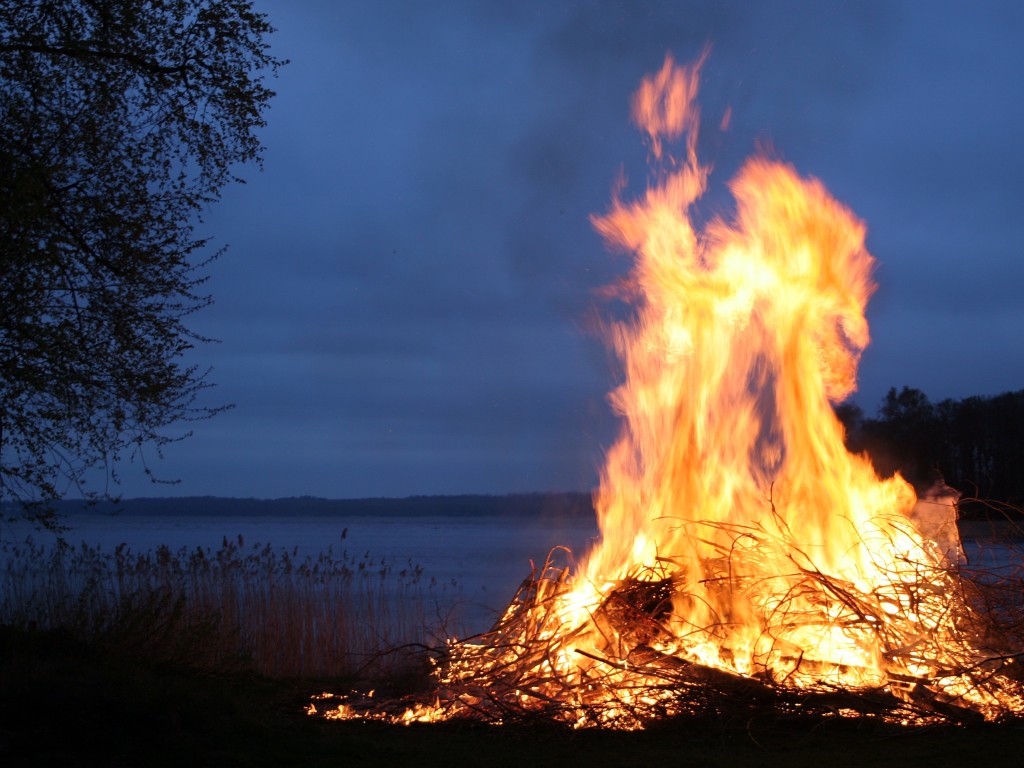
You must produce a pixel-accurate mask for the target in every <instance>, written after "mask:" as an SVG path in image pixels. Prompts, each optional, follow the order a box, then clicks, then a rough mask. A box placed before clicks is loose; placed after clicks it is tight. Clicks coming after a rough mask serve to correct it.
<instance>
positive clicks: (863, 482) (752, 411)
mask: <svg viewBox="0 0 1024 768" xmlns="http://www.w3.org/2000/svg"><path fill="white" fill-rule="evenodd" d="M698 68H699V65H695V66H693V67H690V68H678V67H676V66H674V65H673V63H672V61H671V60H666V62H665V65H664V67H663V68H662V70H661V72H659V73H658V74H657V75H655V76H654V77H653V78H651V79H649V80H646V81H645V82H644V84H643V85H642V86H641V88H640V90H639V91H638V93H637V97H636V100H635V102H634V109H633V116H634V119H635V120H636V121H637V123H638V124H639V125H640V127H641V128H643V129H644V130H646V131H647V132H648V133H649V134H650V135H651V137H652V144H653V145H654V146H655V147H659V149H657V150H656V151H655V154H656V155H658V154H660V138H661V136H662V135H664V136H665V137H666V138H667V137H671V136H672V135H673V133H675V130H674V129H675V128H676V126H679V125H689V126H690V134H689V142H688V145H687V154H686V157H685V159H684V160H683V161H682V162H681V163H679V164H678V165H677V166H676V167H674V168H670V170H668V171H666V172H664V174H663V175H662V177H661V178H660V179H659V181H658V183H657V185H656V186H654V187H652V188H650V189H649V190H648V191H647V194H646V195H645V196H644V197H643V198H642V199H641V200H639V201H637V202H635V203H630V204H627V203H623V202H621V201H616V202H615V204H614V206H613V208H612V210H611V211H610V212H609V213H608V214H606V215H604V216H602V217H599V218H597V219H596V220H595V224H596V227H597V229H598V230H599V231H600V232H601V234H602V235H604V237H605V238H606V239H607V241H608V242H609V243H610V244H612V245H613V246H617V247H620V248H624V249H626V250H628V251H629V252H630V253H632V254H635V266H634V268H633V271H632V274H631V275H630V279H629V282H628V287H629V289H630V290H631V292H632V295H631V296H630V298H631V299H632V301H633V303H634V305H635V308H636V316H635V319H633V320H632V321H631V322H630V323H628V324H623V325H620V326H618V327H616V328H615V333H614V336H613V342H614V345H615V349H616V351H617V352H618V354H619V356H620V357H621V359H622V362H623V364H624V366H625V371H626V381H625V383H624V384H623V385H622V386H621V387H619V389H618V390H616V391H615V393H614V394H613V396H612V400H613V403H614V404H615V406H616V408H617V409H618V411H619V412H620V413H621V414H622V416H623V418H624V420H625V427H624V430H623V434H622V436H621V438H620V439H619V441H618V443H617V444H616V445H615V446H614V447H613V448H612V450H611V451H610V453H609V457H608V462H607V466H606V467H605V470H604V473H603V477H602V482H601V488H600V491H599V493H598V496H597V509H598V515H599V523H600V527H601V531H602V535H603V538H602V543H601V545H600V546H599V547H598V548H597V550H596V551H595V552H594V553H593V554H592V555H591V557H590V558H589V560H588V562H587V565H586V568H585V571H584V572H585V574H586V582H587V583H594V584H597V583H601V582H603V581H607V580H617V579H621V578H624V577H627V576H629V575H630V574H635V573H637V569H638V568H644V567H653V566H656V565H659V566H660V567H661V569H662V570H663V571H664V573H665V574H666V575H668V576H671V578H673V579H674V580H676V581H677V582H678V587H679V588H678V589H676V590H675V595H676V597H675V600H674V604H673V610H672V613H671V616H672V618H671V620H670V625H671V629H672V632H673V634H675V635H677V636H685V637H687V638H689V640H688V641H687V642H688V644H690V647H689V648H682V649H681V650H683V651H684V652H687V653H692V654H694V655H699V656H700V657H701V660H702V661H704V662H706V663H707V662H712V663H715V664H725V665H727V666H729V667H731V668H733V669H735V670H736V671H738V672H742V673H750V672H753V671H755V670H760V669H763V668H768V669H772V670H773V671H774V672H775V673H776V674H779V673H781V674H789V673H790V671H791V670H790V669H788V667H790V666H791V663H790V662H784V661H783V660H784V659H792V660H794V661H795V660H796V659H797V658H800V657H803V658H804V659H805V660H807V659H808V657H810V658H813V659H821V660H822V661H832V662H836V663H846V662H853V663H855V664H856V667H857V668H858V669H860V670H864V671H869V672H870V673H876V674H879V673H881V672H882V669H883V667H884V666H885V665H884V664H883V661H882V659H881V658H880V657H879V654H880V650H881V649H879V648H878V646H877V643H875V642H873V641H869V642H863V638H861V637H858V636H856V635H859V634H860V633H855V635H854V636H851V635H850V633H848V632H846V631H844V630H842V629H839V628H837V626H838V625H837V624H836V619H837V618H839V616H837V615H832V614H834V613H835V612H836V611H839V612H842V607H841V606H840V605H838V604H831V605H829V604H823V603H822V602H821V601H820V600H819V599H818V598H819V596H818V595H816V594H813V592H812V594H810V595H807V594H805V593H806V590H805V589H804V587H803V586H802V583H803V582H805V581H806V580H807V579H808V576H807V574H806V572H807V571H808V570H809V569H811V570H814V571H819V570H820V571H822V572H824V573H827V574H829V575H830V576H832V577H835V578H839V579H842V580H844V581H846V582H849V583H851V584H854V585H856V586H857V587H858V589H859V590H861V591H863V592H865V593H870V592H872V591H874V590H876V589H877V588H878V587H879V586H880V585H882V584H888V583H889V582H891V581H892V580H893V578H894V576H897V575H898V574H899V573H900V571H901V569H902V568H903V567H904V566H903V565H901V564H902V563H905V562H906V561H907V560H910V561H912V562H914V563H915V568H917V567H919V565H920V563H928V564H932V563H934V558H933V557H932V556H931V553H930V551H929V550H928V548H927V547H926V546H925V545H924V542H923V541H922V540H921V539H920V538H919V537H918V536H917V535H915V532H914V530H913V527H912V526H911V525H910V524H909V523H908V520H907V518H908V516H909V514H910V512H911V510H912V509H913V507H914V503H915V496H914V492H913V490H912V489H911V487H910V486H909V485H908V484H907V483H906V482H905V481H904V480H902V479H901V478H899V477H895V478H891V479H888V480H879V479H878V478H877V477H876V476H875V473H874V471H873V469H872V467H871V465H870V463H869V462H868V461H867V460H866V459H865V458H864V457H861V456H854V455H851V454H850V453H848V452H847V451H846V448H845V446H844V443H843V430H842V426H841V425H840V423H839V421H838V419H837V418H836V416H835V415H834V413H833V410H832V407H831V403H832V402H837V401H839V400H842V399H843V398H845V397H846V396H847V395H849V394H850V393H851V392H852V391H853V390H854V389H855V386H856V383H855V375H856V370H857V363H858V360H859V358H860V353H861V351H862V350H863V349H864V347H865V346H866V345H867V343H868V328H867V323H866V321H865V318H864V308H865V305H866V303H867V300H868V297H869V296H870V295H871V293H872V291H873V290H874V285H873V284H872V282H871V278H870V273H871V267H872V262H873V260H872V257H871V256H870V254H868V252H867V251H866V250H865V247H864V234H865V229H864V225H863V224H862V223H861V222H860V221H858V220H857V219H856V218H855V217H854V216H853V215H852V214H851V213H850V212H849V211H848V210H847V209H846V208H845V207H844V206H842V205H841V204H839V203H838V202H836V201H835V200H834V199H833V198H832V197H831V196H830V195H829V193H828V192H827V191H826V190H825V188H824V186H822V184H821V183H820V182H817V181H815V180H807V179H803V178H801V177H799V176H798V175H797V174H796V172H795V171H794V170H793V169H792V168H791V167H790V166H788V165H784V164H781V163H778V162H774V161H771V160H768V159H765V158H762V157H756V158H753V159H751V160H749V161H748V162H747V163H746V165H745V166H744V167H743V168H742V170H741V171H740V172H739V174H738V176H737V177H736V178H735V179H734V181H733V182H732V184H731V190H732V193H733V195H734V197H735V199H736V214H735V218H734V220H733V221H731V222H727V221H724V220H716V221H713V222H712V223H711V224H710V225H709V226H707V227H706V229H705V231H704V232H703V233H698V232H696V231H694V228H693V223H692V221H691V218H690V209H691V207H692V206H693V204H694V202H695V201H696V200H697V199H698V198H699V197H700V196H701V194H702V193H703V191H704V188H705V182H706V177H707V171H706V169H705V168H703V167H702V166H700V165H699V164H698V163H697V160H696V156H695V152H694V151H693V147H694V146H695V144H696V141H695V134H696V120H695V119H693V118H691V117H688V115H690V114H692V112H693V106H692V99H693V96H694V94H695V92H696V81H697V75H698ZM684 102H685V103H686V112H685V114H683V115H679V114H678V110H679V109H680V105H681V104H682V103H684ZM665 115H673V119H671V120H666V119H665V117H664V116H665ZM913 578H914V579H915V580H916V579H917V578H918V574H917V573H916V571H915V573H914V574H913ZM726 579H727V580H728V581H729V583H728V584H727V585H726V586H725V588H723V580H726ZM897 580H898V579H897ZM737 584H746V585H747V586H745V587H744V588H743V589H736V588H735V586H736V585H737ZM888 599H889V600H890V601H891V602H889V603H887V605H890V606H891V607H890V608H889V610H890V611H895V610H897V609H898V608H902V606H901V604H900V600H899V597H898V596H897V595H889V596H888ZM882 600H883V598H882V596H879V603H878V605H877V606H876V607H877V608H878V610H880V611H884V610H885V608H884V607H883V605H886V603H883V602H881V601H882ZM794 615H801V616H803V617H804V619H803V620H801V621H800V622H799V623H797V624H795V625H794V622H793V616H794ZM773 616H779V617H780V618H782V620H781V622H780V624H779V626H775V623H774V621H773V619H772V617H773ZM869 634H870V633H869ZM724 649H728V652H729V655H730V658H729V659H728V660H727V661H726V660H725V659H722V658H721V652H722V651H723V650H724Z"/></svg>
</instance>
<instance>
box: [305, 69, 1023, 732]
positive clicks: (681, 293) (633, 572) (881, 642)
mask: <svg viewBox="0 0 1024 768" xmlns="http://www.w3.org/2000/svg"><path fill="white" fill-rule="evenodd" d="M702 63H703V60H701V61H699V62H697V63H696V64H695V65H692V66H689V67H680V66H677V65H675V64H674V63H673V62H672V61H671V60H670V59H668V60H666V62H665V65H664V67H663V68H662V69H661V70H660V71H659V72H658V73H656V74H654V75H653V76H651V77H649V78H646V79H645V80H644V81H643V83H642V84H641V87H640V89H639V90H638V91H637V94H636V95H635V97H634V103H633V116H634V119H635V120H636V122H637V123H638V125H639V126H640V127H641V129H642V130H643V131H645V133H646V134H647V137H648V140H649V146H650V150H651V155H652V158H653V159H654V160H655V161H656V162H657V163H658V169H657V170H656V171H655V173H654V183H653V184H652V185H651V186H650V188H649V189H648V190H647V192H646V194H645V195H644V196H643V197H642V198H641V199H640V200H638V201H636V202H631V203H627V202H622V201H620V200H618V199H616V200H615V201H614V203H613V205H612V208H611V210H610V211H609V212H608V213H607V214H605V215H603V216H600V217H596V218H595V220H594V224H595V226H596V228H597V229H598V231H599V232H601V234H602V235H603V236H604V237H605V238H606V240H607V241H608V242H609V244H610V245H612V246H613V247H616V248H620V249H622V250H624V251H626V252H628V253H629V254H631V255H632V256H633V258H634V263H633V269H632V271H631V273H630V274H629V276H628V278H627V279H625V280H624V281H623V282H622V284H621V285H620V286H618V287H617V288H616V291H615V297H616V298H618V299H619V300H621V301H623V302H625V303H626V304H627V305H628V306H629V308H630V310H631V318H630V320H629V321H628V322H623V323H620V324H613V325H612V326H611V327H610V328H609V337H610V339H611V343H612V346H613V348H614V349H615V351H616V352H617V354H618V355H619V357H620V359H621V361H622V365H623V369H624V371H625V380H624V382H623V384H622V385H621V386H620V387H619V388H618V389H617V390H616V391H615V392H613V393H612V396H611V400H612V403H613V404H614V406H615V407H616V408H617V410H618V411H619V413H620V414H621V416H622V418H623V431H622V435H621V437H620V438H619V440H618V442H617V443H616V444H615V445H614V446H613V447H612V448H611V450H610V451H609V454H608V460H607V464H606V466H605V468H604V471H603V474H602V478H601V487H600V489H599V491H598V493H597V495H596V497H595V507H596V509H597V512H598V522H599V525H600V529H601V541H600V543H599V544H598V545H597V546H596V547H595V548H594V550H593V551H592V552H590V553H589V554H588V555H587V557H586V558H585V560H583V561H582V562H581V563H579V564H576V565H575V567H572V564H570V563H567V564H565V565H556V564H555V563H554V561H553V560H549V562H548V563H547V564H546V565H545V566H544V567H543V568H542V569H540V570H539V571H537V572H535V573H534V574H532V575H531V577H530V578H529V579H527V580H526V581H525V582H524V584H523V586H522V587H521V589H520V590H519V592H518V594H517V595H516V596H515V598H514V599H513V600H512V601H511V603H510V604H509V606H508V607H507V609H506V610H505V612H504V614H503V615H502V617H501V618H500V620H499V621H498V622H497V623H496V625H495V626H494V627H493V629H492V630H491V631H489V632H488V633H486V634H484V635H482V636H479V637H475V638H472V639H470V640H466V641H462V642H457V641H453V642H451V643H450V644H449V646H448V648H447V649H446V652H445V655H444V657H443V658H442V659H441V661H439V662H438V663H437V665H436V668H435V670H434V688H433V690H432V691H431V692H430V693H429V694H428V695H426V696H421V697H418V698H416V699H412V700H394V699H389V700H384V701H378V700H376V699H374V698H373V697H372V696H359V695H352V696H347V697H342V698H341V699H340V700H339V699H337V698H335V697H331V696H325V697H324V698H323V699H321V700H320V701H319V702H317V703H315V704H314V705H313V709H316V710H317V711H323V713H324V714H325V715H326V716H328V717H338V718H352V717H363V718H380V719H386V720H389V721H393V722H417V721H426V722H431V721H438V720H446V719H451V718H458V717H467V718H474V719H478V720H483V721H486V722H492V723H508V722H516V721H523V720H532V719H537V718H543V719H545V720H548V721H555V722H561V723H566V724H569V725H572V726H575V727H587V726H604V727H615V728H627V729H632V728H641V727H644V726H646V725H648V724H650V723H652V722H653V721H658V720H662V719H664V718H668V717H675V716H684V715H687V716H701V715H705V716H713V717H715V718H727V717H730V716H736V717H741V718H742V717H747V716H749V714H750V713H751V712H755V711H766V710H768V711H771V712H774V713H775V714H777V715H779V716H793V717H797V716H805V715H814V716H819V717H836V716H842V715H858V716H861V717H875V718H880V719H884V720H886V721H896V722H913V723H921V722H932V721H945V722H956V723H969V722H974V721H982V720H988V721H997V720H1005V719H1010V718H1014V717H1018V716H1019V715H1020V714H1021V713H1024V695H1022V694H1024V691H1022V686H1021V684H1020V682H1019V677H1020V675H1019V674H1018V673H1017V672H1016V671H1015V668H1016V666H1017V663H1016V661H1015V659H1016V657H1017V656H1018V655H1020V652H1021V650H1022V647H1021V646H1020V644H1019V643H1018V642H1017V641H1016V640H1011V639H1009V638H1010V633H1007V632H993V631H992V625H991V624H990V623H988V622H987V620H986V616H984V615H983V614H981V613H979V605H981V604H982V602H983V601H982V600H980V599H979V597H983V595H980V593H979V592H978V591H979V590H980V589H981V587H980V586H979V585H978V584H976V583H975V582H972V581H970V580H966V579H963V578H961V573H960V570H959V568H958V551H957V545H958V540H957V539H956V537H955V535H950V531H953V532H954V534H955V509H954V501H955V500H954V499H952V498H946V499H934V500H929V501H918V500H917V498H916V497H915V494H914V491H913V489H912V488H911V487H910V486H909V485H908V484H907V483H906V482H905V481H904V480H903V479H902V478H901V477H899V476H898V475H897V476H895V477H892V478H887V479H880V478H878V477H877V475H876V474H875V472H874V470H873V468H872V466H871V464H870V462H869V461H868V459H867V458H866V457H864V456H858V455H851V454H850V453H848V452H847V451H846V449H845V447H844V444H843V431H842V427H841V425H840V423H839V421H838V420H837V419H836V417H835V415H834V412H833V410H832V404H833V403H837V402H840V401H842V400H843V399H844V398H845V397H847V396H848V395H849V394H850V393H851V392H852V391H853V390H854V388H855V376H856V369H857V365H858V362H859V359H860V354H861V352H862V351H863V349H864V348H865V346H866V345H867V343H868V341H869V335H868V328H867V322H866V320H865V317H864V308H865V306H866V303H867V300H868V298H869V296H870V294H871V293H872V292H873V290H874V285H873V283H872V282H871V279H870V272H871V269H872V265H873V259H872V257H871V255H870V254H869V253H868V252H867V251H866V250H865V247H864V235H865V230H864V226H863V224H862V223H861V222H860V221H858V220H857V219H856V218H855V217H854V216H853V215H852V214H851V213H850V212H849V211H848V210H847V209H846V208H845V207H843V206H842V205H841V204H839V203H838V202H837V201H835V200H834V199H833V198H832V197H831V196H830V195H829V193H828V192H827V191H826V190H825V188H824V187H823V186H822V185H821V184H820V183H819V182H817V181H815V180H813V179H810V180H808V179H804V178H801V177H799V176H798V175H797V174H796V172H795V171H794V170H793V169H792V168H791V167H790V166H787V165H784V164H782V163H779V162H776V161H772V160H768V159H766V158H763V157H755V158H752V159H750V160H748V161H747V163H746V165H745V166H744V167H743V168H742V169H741V171H740V172H739V174H738V175H737V177H736V178H735V179H734V180H733V182H732V184H731V185H730V189H731V191H732V193H733V196H734V198H735V199H736V212H735V215H734V216H733V217H732V218H731V219H730V220H728V221H726V220H724V219H714V220H712V221H711V222H710V223H709V224H707V226H705V227H704V229H703V231H702V232H697V231H696V230H695V229H694V227H693V224H692V221H691V209H692V208H693V206H694V205H695V203H696V202H697V200H698V199H699V198H700V196H701V195H702V193H703V192H704V189H705V184H706V180H707V175H708V169H707V168H706V167H704V166H701V165H700V164H699V163H698V161H697V157H696V155H697V152H696V148H697V138H696V137H697V124H698V111H697V109H696V106H695V97H696V93H697V85H698V74H699V70H700V67H701V65H702ZM684 138H685V142H684V145H683V146H684V154H683V156H682V157H681V158H675V157H672V156H670V155H669V154H668V153H667V152H666V151H665V147H666V146H667V144H668V143H670V142H676V141H679V140H681V139H684ZM929 510H930V514H927V513H928V512H929ZM926 518H927V519H926ZM936 523H938V524H936ZM943 530H944V532H943V533H942V535H941V536H940V535H937V534H936V533H935V532H936V531H943ZM555 554H558V553H555Z"/></svg>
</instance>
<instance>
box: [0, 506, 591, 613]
mask: <svg viewBox="0 0 1024 768" xmlns="http://www.w3.org/2000/svg"><path fill="white" fill-rule="evenodd" d="M65 523H66V524H67V525H69V526H70V529H71V530H69V531H68V532H66V533H65V534H64V536H65V538H66V539H67V540H68V541H69V542H70V543H72V544H77V543H79V542H84V543H87V544H89V545H92V546H99V547H101V548H102V550H103V551H107V552H110V551H113V550H114V548H115V547H117V546H118V545H119V544H121V543H125V544H127V545H128V546H129V548H131V550H132V551H135V552H145V551H148V550H152V549H155V548H156V547H159V546H161V545H167V546H169V547H170V548H171V549H172V550H178V549H180V548H182V547H184V548H186V549H190V550H191V549H195V548H197V547H203V548H206V547H209V548H211V549H214V550H216V549H218V548H219V547H220V546H221V544H222V542H223V541H224V539H225V538H227V539H229V540H231V541H237V540H238V537H239V536H241V537H242V540H243V542H244V548H245V549H246V550H248V549H250V548H251V547H253V546H255V545H257V544H259V545H265V544H270V545H271V546H272V547H273V548H274V549H275V550H277V549H287V550H289V551H291V550H293V549H297V550H298V553H299V555H300V556H305V555H310V556H312V557H313V558H316V557H317V555H319V554H320V553H322V552H327V551H328V549H332V550H333V552H334V554H335V555H340V554H342V553H347V554H348V555H350V556H352V557H353V558H356V559H357V560H358V559H362V558H363V557H364V556H368V557H369V558H372V559H374V560H379V559H381V558H384V559H385V560H387V562H389V563H391V564H392V565H394V566H395V568H396V569H400V568H402V567H404V566H405V565H406V564H407V563H410V562H411V563H412V564H413V565H419V566H420V567H422V569H423V574H424V577H426V578H427V579H430V578H435V579H437V580H438V581H439V582H442V583H446V584H447V583H450V582H451V581H453V580H454V581H455V582H456V585H457V591H458V595H459V600H460V602H461V603H462V610H461V612H460V613H461V614H462V617H463V620H465V621H466V622H467V624H469V627H468V628H469V629H471V630H472V631H479V630H482V629H486V627H487V626H488V625H489V624H490V622H491V621H492V620H493V618H494V617H495V612H497V611H500V610H501V609H503V608H504V607H505V606H506V605H507V604H508V601H509V599H510V598H511V597H512V596H513V594H515V591H516V589H517V588H518V587H519V585H520V583H521V582H522V580H523V579H524V578H526V577H527V576H529V574H530V571H531V562H532V563H535V564H536V565H538V566H540V565H541V564H542V563H543V562H544V560H545V558H546V557H547V555H548V553H549V552H550V550H551V549H552V548H553V547H556V546H567V547H569V548H570V549H571V551H572V552H573V553H575V554H576V555H579V556H581V555H582V554H584V553H585V552H586V550H587V549H588V547H589V545H590V543H591V541H592V540H593V538H594V537H595V536H596V535H597V530H596V527H595V526H594V525H593V524H592V523H585V522H580V521H550V520H537V519H532V518H523V519H515V518H498V517H478V518H466V517H427V518H419V517H395V518H391V519H382V518H377V517H308V518H303V517H290V518H279V517H253V518H246V517H237V516H235V517H206V516H202V517H198V516H188V517H174V516H168V517H163V516H153V517H150V516H146V517H141V516H139V517H136V516H121V515H81V516H79V515H75V516H74V517H69V518H66V519H65ZM27 535H32V536H33V538H34V539H35V540H36V541H43V540H45V539H46V537H47V535H46V534H40V533H39V532H34V531H32V529H31V528H30V527H29V526H27V525H25V524H18V525H15V526H11V525H9V524H8V525H5V526H4V527H3V528H2V529H0V537H2V539H3V540H5V541H21V540H24V538H25V536H27ZM562 562H565V556H564V555H563V556H562Z"/></svg>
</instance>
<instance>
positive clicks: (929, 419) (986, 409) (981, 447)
mask: <svg viewBox="0 0 1024 768" xmlns="http://www.w3.org/2000/svg"><path fill="white" fill-rule="evenodd" d="M836 413H837V415H838V416H839V418H840V420H841V421H842V422H843V424H844V426H845V427H846V433H847V446H848V447H849V448H850V450H852V451H856V452H867V454H868V455H869V456H870V457H871V460H872V463H873V464H874V465H875V469H876V470H877V471H878V473H879V474H880V475H883V476H888V475H891V474H892V473H893V472H894V471H897V470H898V471H899V472H900V474H902V475H903V476H904V477H905V478H906V479H907V480H908V481H909V482H911V483H913V485H914V486H915V488H917V490H918V492H919V493H922V492H925V491H927V490H928V489H929V488H931V487H932V486H933V485H935V483H937V482H945V483H946V484H947V485H949V486H950V487H952V488H955V489H956V490H958V491H960V493H961V494H962V496H963V497H964V498H965V501H964V502H962V503H961V505H960V506H961V510H960V511H961V514H962V515H963V516H967V517H970V516H980V515H983V514H984V513H985V512H986V510H987V509H988V508H989V505H988V504H987V503H978V502H972V501H970V500H971V499H979V500H986V501H994V502H996V503H997V506H998V507H999V508H1000V509H1003V510H1007V511H1009V512H1011V513H1014V514H1016V510H1015V509H1014V508H1019V507H1022V506H1024V390H1020V391H1017V392H1005V393H1003V394H1001V395H996V396H994V397H967V398H964V399H963V400H942V401H941V402H938V403H932V402H930V401H929V400H928V397H927V396H926V395H925V394H924V393H923V392H921V391H920V390H918V389H912V388H910V387H903V388H902V389H900V390H897V389H895V388H893V389H890V390H889V392H888V394H886V396H885V398H884V399H883V400H882V404H881V406H880V407H879V409H878V414H877V416H876V417H875V418H866V417H865V416H864V414H863V412H862V411H861V409H860V408H858V407H857V406H856V405H849V404H844V405H840V406H839V407H837V408H836Z"/></svg>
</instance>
